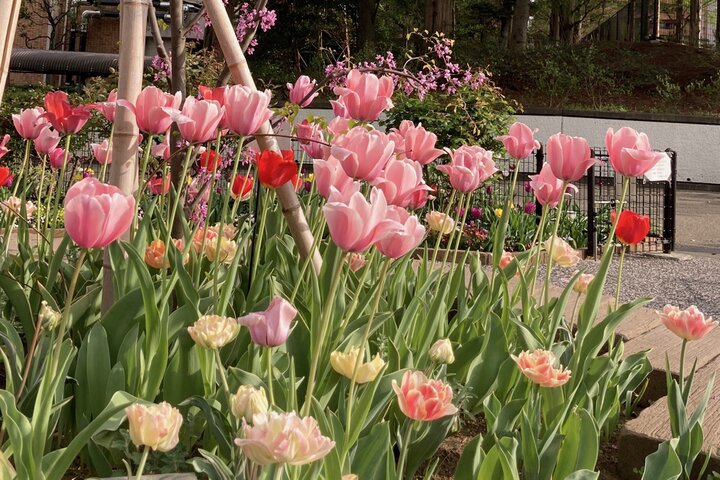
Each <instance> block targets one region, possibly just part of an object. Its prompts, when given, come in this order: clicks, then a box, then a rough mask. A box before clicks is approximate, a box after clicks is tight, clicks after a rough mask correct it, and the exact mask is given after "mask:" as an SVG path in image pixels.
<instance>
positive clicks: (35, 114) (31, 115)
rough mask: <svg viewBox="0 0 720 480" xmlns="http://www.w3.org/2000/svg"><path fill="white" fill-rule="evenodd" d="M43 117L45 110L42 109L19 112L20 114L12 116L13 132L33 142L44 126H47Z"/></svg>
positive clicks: (28, 109)
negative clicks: (15, 131)
mask: <svg viewBox="0 0 720 480" xmlns="http://www.w3.org/2000/svg"><path fill="white" fill-rule="evenodd" d="M43 115H45V109H44V108H42V107H35V108H27V109H24V110H20V113H17V114H13V115H12V121H13V125H15V130H17V132H18V134H19V135H20V136H21V137H22V138H24V139H25V140H35V139H36V138H37V137H38V136H39V135H40V132H41V131H42V130H43V128H45V126H46V125H48V126H49V124H48V121H47V118H45V117H44V116H43Z"/></svg>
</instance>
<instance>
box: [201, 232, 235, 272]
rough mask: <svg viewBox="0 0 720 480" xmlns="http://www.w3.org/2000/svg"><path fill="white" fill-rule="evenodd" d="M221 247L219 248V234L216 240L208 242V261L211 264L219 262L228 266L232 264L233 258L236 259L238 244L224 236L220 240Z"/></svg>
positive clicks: (206, 246) (206, 244)
mask: <svg viewBox="0 0 720 480" xmlns="http://www.w3.org/2000/svg"><path fill="white" fill-rule="evenodd" d="M219 247H220V248H218V241H217V234H216V235H215V239H214V240H210V241H206V242H205V250H204V251H205V256H206V257H207V259H208V260H210V261H211V262H214V261H215V260H217V261H219V262H222V263H224V264H226V265H229V264H231V263H232V261H233V258H235V254H236V253H237V249H238V247H237V242H236V241H235V240H230V239H228V238H227V237H226V236H224V235H223V236H222V237H221V238H220V245H219Z"/></svg>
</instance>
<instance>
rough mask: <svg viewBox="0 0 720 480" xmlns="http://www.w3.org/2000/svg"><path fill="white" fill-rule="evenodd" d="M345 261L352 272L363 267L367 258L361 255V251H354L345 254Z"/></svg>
mask: <svg viewBox="0 0 720 480" xmlns="http://www.w3.org/2000/svg"><path fill="white" fill-rule="evenodd" d="M345 261H346V262H347V263H348V266H349V267H350V270H352V271H353V272H357V271H358V270H360V269H361V268H362V267H364V266H365V264H366V263H367V259H366V258H365V255H363V254H362V253H356V252H353V253H348V254H347V255H346V256H345Z"/></svg>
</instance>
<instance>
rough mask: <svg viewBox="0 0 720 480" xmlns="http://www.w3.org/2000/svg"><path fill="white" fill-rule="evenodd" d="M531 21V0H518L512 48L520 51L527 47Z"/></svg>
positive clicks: (511, 42) (513, 21)
mask: <svg viewBox="0 0 720 480" xmlns="http://www.w3.org/2000/svg"><path fill="white" fill-rule="evenodd" d="M529 21H530V0H516V1H515V11H514V12H513V19H512V33H511V34H510V50H512V51H515V52H520V51H523V50H525V48H527V34H528V22H529Z"/></svg>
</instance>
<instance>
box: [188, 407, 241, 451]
mask: <svg viewBox="0 0 720 480" xmlns="http://www.w3.org/2000/svg"><path fill="white" fill-rule="evenodd" d="M179 405H180V406H182V407H185V406H192V407H197V408H199V409H200V410H201V411H202V412H203V414H204V416H205V421H206V422H207V426H208V428H209V431H210V433H211V434H212V436H213V438H214V439H215V441H216V442H217V444H218V448H219V449H220V456H221V457H223V458H224V459H225V460H227V461H229V460H230V456H231V451H232V447H231V446H230V442H229V441H228V439H229V438H232V435H233V432H232V428H231V427H230V423H229V422H228V420H227V417H226V416H225V414H224V413H223V412H222V411H221V410H220V408H219V407H220V406H219V405H218V404H217V403H216V404H213V405H211V404H210V403H208V401H207V400H206V399H205V398H203V397H201V396H199V395H194V396H192V397H190V398H188V399H187V400H185V401H184V402H182V403H180V404H179Z"/></svg>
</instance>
